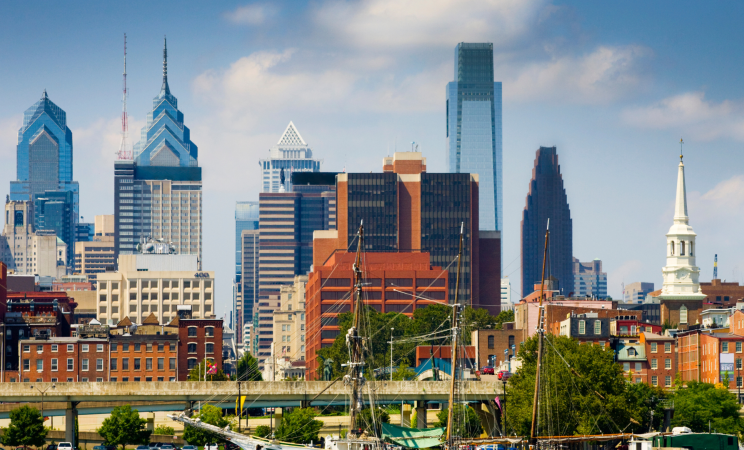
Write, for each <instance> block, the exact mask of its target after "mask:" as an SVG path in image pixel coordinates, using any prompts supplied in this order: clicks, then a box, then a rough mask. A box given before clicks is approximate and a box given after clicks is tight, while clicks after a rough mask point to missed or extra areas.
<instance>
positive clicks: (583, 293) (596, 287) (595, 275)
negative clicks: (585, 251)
mask: <svg viewBox="0 0 744 450" xmlns="http://www.w3.org/2000/svg"><path fill="white" fill-rule="evenodd" d="M573 276H574V288H573V295H572V297H594V298H607V272H602V261H600V260H599V259H595V260H594V261H590V262H581V261H579V259H578V258H574V259H573Z"/></svg>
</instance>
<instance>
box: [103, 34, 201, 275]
mask: <svg viewBox="0 0 744 450" xmlns="http://www.w3.org/2000/svg"><path fill="white" fill-rule="evenodd" d="M198 154H199V152H198V148H197V146H196V145H195V144H194V143H193V142H191V132H190V130H189V129H188V127H186V126H185V125H184V121H183V113H182V112H181V111H179V110H178V100H177V99H176V97H174V96H173V95H172V94H171V92H170V87H169V86H168V51H167V48H166V47H165V45H164V47H163V83H162V85H161V88H160V92H159V93H158V95H157V96H155V98H154V99H153V102H152V111H151V112H150V113H148V114H147V125H146V126H145V127H144V128H142V133H141V138H140V141H139V142H137V143H136V144H135V145H134V160H118V161H116V162H115V163H114V172H115V175H114V215H115V216H116V218H115V237H116V245H115V247H116V251H117V254H131V253H133V252H134V251H135V248H136V246H137V243H138V242H139V241H140V240H141V239H144V238H147V237H152V238H155V239H163V240H164V241H166V242H169V243H171V244H172V245H173V246H174V247H175V249H176V251H177V252H178V253H180V254H192V255H198V256H199V264H200V265H201V252H202V194H201V188H202V173H201V167H199V166H198V161H197V158H198Z"/></svg>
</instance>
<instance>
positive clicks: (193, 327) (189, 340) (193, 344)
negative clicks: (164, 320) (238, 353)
mask: <svg viewBox="0 0 744 450" xmlns="http://www.w3.org/2000/svg"><path fill="white" fill-rule="evenodd" d="M171 323H172V324H173V325H177V326H178V361H177V363H176V364H177V366H176V367H177V373H178V375H177V377H178V381H186V380H188V378H189V371H190V370H191V369H193V368H195V367H196V366H197V365H199V363H200V362H202V361H204V360H205V359H206V360H209V361H210V362H211V363H213V364H215V365H216V366H217V368H218V369H222V326H223V322H222V319H201V318H193V315H192V313H191V311H189V310H188V309H181V310H179V314H178V317H177V318H176V319H174V320H173V322H171Z"/></svg>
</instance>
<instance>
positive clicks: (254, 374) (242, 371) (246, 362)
mask: <svg viewBox="0 0 744 450" xmlns="http://www.w3.org/2000/svg"><path fill="white" fill-rule="evenodd" d="M236 372H237V374H236V379H237V380H238V381H263V377H262V376H261V371H260V370H258V360H257V359H256V358H255V357H254V356H253V355H251V354H250V353H248V352H245V353H244V354H243V357H242V358H240V359H239V360H238V364H237V371H236Z"/></svg>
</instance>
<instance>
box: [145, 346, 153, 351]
mask: <svg viewBox="0 0 744 450" xmlns="http://www.w3.org/2000/svg"><path fill="white" fill-rule="evenodd" d="M146 346H147V351H148V352H152V344H146Z"/></svg>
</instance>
